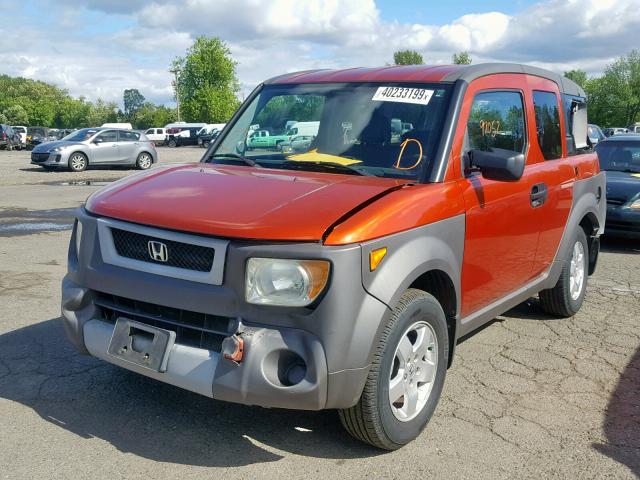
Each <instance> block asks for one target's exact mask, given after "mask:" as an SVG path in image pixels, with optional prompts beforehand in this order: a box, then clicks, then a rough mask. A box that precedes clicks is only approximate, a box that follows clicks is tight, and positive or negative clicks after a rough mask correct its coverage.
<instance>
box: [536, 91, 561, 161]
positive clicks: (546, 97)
mask: <svg viewBox="0 0 640 480" xmlns="http://www.w3.org/2000/svg"><path fill="white" fill-rule="evenodd" d="M533 106H534V108H535V111H536V130H537V137H538V145H539V146H540V150H541V151H542V155H543V157H544V159H545V160H554V159H556V158H560V157H562V137H561V135H560V111H559V109H558V97H556V94H555V93H552V92H540V91H534V92H533Z"/></svg>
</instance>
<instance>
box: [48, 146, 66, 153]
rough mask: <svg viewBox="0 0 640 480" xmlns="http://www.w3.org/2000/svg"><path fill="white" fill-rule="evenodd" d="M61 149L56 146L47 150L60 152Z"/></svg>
mask: <svg viewBox="0 0 640 480" xmlns="http://www.w3.org/2000/svg"><path fill="white" fill-rule="evenodd" d="M62 150H64V149H63V148H62V147H56V148H52V149H51V150H49V151H50V152H61V151H62Z"/></svg>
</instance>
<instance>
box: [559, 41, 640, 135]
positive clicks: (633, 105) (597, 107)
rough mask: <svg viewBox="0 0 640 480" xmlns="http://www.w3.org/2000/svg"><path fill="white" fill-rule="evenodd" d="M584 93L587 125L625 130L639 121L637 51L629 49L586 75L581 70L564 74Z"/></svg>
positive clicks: (638, 67) (639, 93)
mask: <svg viewBox="0 0 640 480" xmlns="http://www.w3.org/2000/svg"><path fill="white" fill-rule="evenodd" d="M564 75H565V76H566V77H567V78H569V79H571V80H573V81H574V82H576V83H577V84H578V85H580V86H581V87H582V88H584V90H585V92H586V94H587V100H588V102H589V107H588V108H589V122H590V123H595V124H596V125H599V126H601V127H603V128H605V127H628V126H629V125H632V124H633V123H635V122H640V51H638V50H632V51H631V52H630V53H629V54H628V55H626V56H623V57H620V58H618V59H617V60H615V61H613V62H612V63H610V64H609V65H607V67H606V68H605V69H604V72H603V73H602V75H593V76H589V75H587V73H586V72H585V71H584V70H570V71H568V72H565V74H564Z"/></svg>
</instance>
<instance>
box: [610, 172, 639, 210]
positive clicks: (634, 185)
mask: <svg viewBox="0 0 640 480" xmlns="http://www.w3.org/2000/svg"><path fill="white" fill-rule="evenodd" d="M639 193H640V173H628V172H617V171H614V170H607V198H610V199H612V200H618V201H620V202H624V203H626V202H628V201H630V200H631V199H632V198H633V197H635V196H636V195H638V194H639Z"/></svg>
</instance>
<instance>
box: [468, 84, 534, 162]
mask: <svg viewBox="0 0 640 480" xmlns="http://www.w3.org/2000/svg"><path fill="white" fill-rule="evenodd" d="M467 135H468V142H469V149H470V150H484V151H488V150H492V149H494V148H499V149H503V150H512V151H514V152H518V153H524V150H525V146H526V135H525V122H524V102H523V99H522V95H521V94H520V93H519V92H507V91H505V92H498V91H495V92H482V93H479V94H477V95H476V96H475V98H474V99H473V105H472V106H471V113H470V114H469V120H468V122H467Z"/></svg>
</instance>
